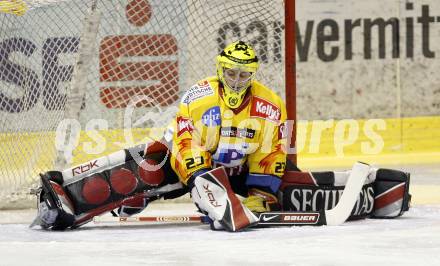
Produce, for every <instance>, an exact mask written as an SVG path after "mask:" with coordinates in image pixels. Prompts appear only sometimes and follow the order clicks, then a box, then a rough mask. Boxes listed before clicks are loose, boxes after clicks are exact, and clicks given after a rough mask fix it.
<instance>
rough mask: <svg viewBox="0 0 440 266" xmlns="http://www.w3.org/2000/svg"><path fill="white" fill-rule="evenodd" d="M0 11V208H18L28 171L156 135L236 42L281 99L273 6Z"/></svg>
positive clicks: (36, 4)
mask: <svg viewBox="0 0 440 266" xmlns="http://www.w3.org/2000/svg"><path fill="white" fill-rule="evenodd" d="M0 2H1V1H0ZM3 2H4V1H3ZM6 2H17V3H18V2H23V3H25V4H26V12H25V13H24V15H21V16H17V15H14V14H12V13H13V12H10V11H9V12H8V11H7V10H5V8H4V7H3V8H0V10H1V11H2V12H1V13H0V25H1V26H0V116H1V119H0V143H1V150H0V199H1V201H0V208H9V207H10V206H12V207H13V208H19V207H20V206H22V205H23V204H24V205H28V204H29V202H30V201H29V198H30V196H29V195H28V191H29V188H31V187H33V186H35V185H36V184H37V181H38V179H37V176H38V173H39V172H44V171H47V170H52V169H59V168H62V167H68V166H71V165H76V164H79V163H82V162H85V161H88V160H91V159H93V158H96V157H99V156H103V155H106V154H108V153H111V152H114V151H116V150H119V149H121V148H126V147H129V146H132V145H134V144H136V143H141V142H144V141H146V140H147V139H149V138H157V137H159V136H160V134H161V132H162V130H161V129H163V127H165V126H166V124H167V122H169V121H170V120H171V118H172V117H173V116H174V114H175V111H176V105H177V104H178V100H179V97H180V96H181V95H182V94H183V92H184V91H185V90H186V89H188V88H189V87H190V86H191V85H192V84H194V83H196V82H197V81H198V80H200V79H202V78H204V77H207V76H212V75H215V56H216V55H217V54H218V53H219V51H220V50H221V49H222V48H223V47H224V46H225V45H226V44H228V43H230V42H232V41H235V40H237V39H243V40H245V41H249V42H250V43H252V44H253V45H254V47H255V48H256V50H257V53H258V55H259V58H260V61H261V68H260V71H259V73H258V74H257V79H259V80H261V81H262V82H263V83H265V84H266V85H268V86H269V87H271V88H273V89H274V90H276V91H277V92H279V93H280V95H281V96H282V97H284V91H283V90H284V62H283V50H284V48H283V47H282V46H283V45H284V44H283V43H284V41H283V36H284V33H283V20H284V7H283V0H276V1H266V0H253V1H251V0H223V1H218V0H187V1H185V0H149V1H147V0H100V1H97V2H96V9H95V11H91V10H92V5H93V4H94V3H93V2H94V1H92V0H70V1H67V0H66V1H61V0H57V1H56V0H53V1H50V0H46V1H43V0H39V1H38V0H33V1H31V0H26V1H6ZM91 21H92V22H93V21H94V22H95V26H96V27H95V28H93V26H90V24H91V23H92V22H91ZM85 22H87V23H85ZM95 35H96V36H95ZM84 51H88V53H84ZM81 54H83V57H82V58H81V56H79V55H81ZM80 65H81V67H82V69H83V71H80V70H78V69H81V67H79V66H80ZM75 66H76V67H75Z"/></svg>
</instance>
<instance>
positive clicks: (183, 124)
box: [177, 116, 194, 137]
mask: <svg viewBox="0 0 440 266" xmlns="http://www.w3.org/2000/svg"><path fill="white" fill-rule="evenodd" d="M193 129H194V126H193V124H192V121H191V119H188V118H184V117H181V116H179V117H177V136H178V137H179V136H180V135H182V134H183V133H185V132H189V133H191V132H192V131H193Z"/></svg>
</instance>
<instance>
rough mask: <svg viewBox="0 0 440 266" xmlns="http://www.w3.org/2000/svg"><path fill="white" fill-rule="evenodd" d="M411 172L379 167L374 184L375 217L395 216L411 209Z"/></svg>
mask: <svg viewBox="0 0 440 266" xmlns="http://www.w3.org/2000/svg"><path fill="white" fill-rule="evenodd" d="M409 181H410V174H409V173H405V172H402V171H398V170H392V169H384V168H379V169H378V170H377V173H376V182H375V184H374V190H375V198H374V211H373V215H372V217H373V218H394V217H398V216H401V215H402V214H403V213H404V212H405V211H407V210H408V209H409V204H410V201H411V195H410V194H409Z"/></svg>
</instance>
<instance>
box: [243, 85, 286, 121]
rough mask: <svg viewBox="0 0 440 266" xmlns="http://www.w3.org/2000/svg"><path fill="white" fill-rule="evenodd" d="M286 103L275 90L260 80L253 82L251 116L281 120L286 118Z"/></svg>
mask: <svg viewBox="0 0 440 266" xmlns="http://www.w3.org/2000/svg"><path fill="white" fill-rule="evenodd" d="M285 110H286V108H285V104H284V101H283V100H282V99H281V97H280V96H279V95H278V94H276V93H275V92H274V91H273V90H271V89H269V88H268V87H266V86H265V85H263V84H261V83H260V82H258V81H253V82H252V106H251V111H250V116H251V117H256V118H262V119H265V120H269V121H273V122H280V121H281V120H283V119H285V115H286V114H285V112H286V111H285Z"/></svg>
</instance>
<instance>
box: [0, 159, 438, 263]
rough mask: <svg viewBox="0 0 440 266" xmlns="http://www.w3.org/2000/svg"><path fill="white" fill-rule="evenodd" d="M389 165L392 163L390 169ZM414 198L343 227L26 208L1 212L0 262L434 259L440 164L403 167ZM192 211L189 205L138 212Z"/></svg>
mask: <svg viewBox="0 0 440 266" xmlns="http://www.w3.org/2000/svg"><path fill="white" fill-rule="evenodd" d="M393 168H394V167H393ZM397 169H401V170H407V171H409V172H411V174H412V180H411V181H412V182H411V183H412V185H411V188H410V191H411V193H412V194H413V202H414V203H415V204H414V205H413V206H412V208H411V209H410V211H409V212H407V213H405V214H404V216H403V217H400V218H398V219H390V220H384V219H381V220H373V219H367V220H360V221H354V222H347V223H344V224H343V225H341V226H335V227H331V226H321V227H313V226H308V227H278V228H264V229H253V230H249V231H246V232H240V233H228V232H215V231H211V230H210V229H209V227H208V226H207V225H203V224H189V225H188V224H187V225H185V224H176V225H152V224H150V225H137V226H133V225H131V226H118V225H112V226H109V225H107V226H103V225H99V226H98V225H95V224H92V223H91V224H88V225H86V226H84V227H82V228H79V229H77V230H72V231H66V232H50V231H49V232H47V231H43V230H32V229H29V228H28V224H29V223H30V222H31V220H32V218H33V216H34V215H35V212H36V211H35V210H31V211H7V212H5V211H3V212H0V266H9V265H44V266H51V265H53V266H68V265H118V266H121V265H123V266H131V265H240V266H244V265H295V266H296V265H298V266H301V265H322V266H332V265H335V266H339V265H343V266H344V265H347V266H348V265H350V266H352V265H365V266H379V265H390V266H391V265H399V266H402V265H408V266H418V265H421V266H438V265H440V186H439V185H440V166H430V167H426V166H411V167H410V166H403V167H397ZM181 214H187V215H188V214H195V208H194V206H193V205H192V204H190V203H160V204H151V206H149V207H148V208H147V209H146V211H145V212H144V213H143V215H181Z"/></svg>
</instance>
